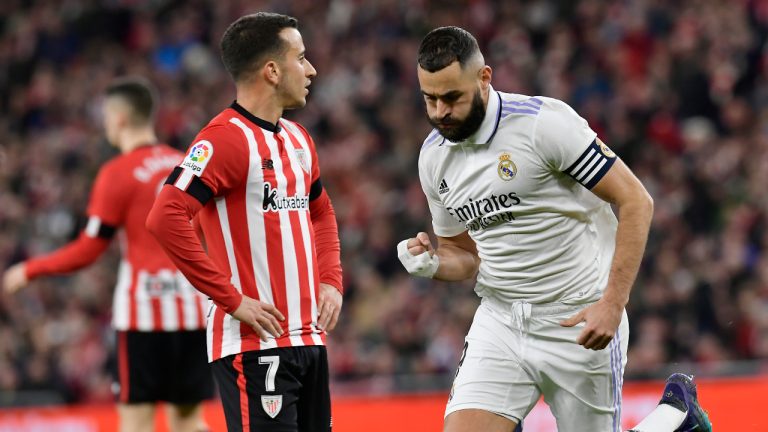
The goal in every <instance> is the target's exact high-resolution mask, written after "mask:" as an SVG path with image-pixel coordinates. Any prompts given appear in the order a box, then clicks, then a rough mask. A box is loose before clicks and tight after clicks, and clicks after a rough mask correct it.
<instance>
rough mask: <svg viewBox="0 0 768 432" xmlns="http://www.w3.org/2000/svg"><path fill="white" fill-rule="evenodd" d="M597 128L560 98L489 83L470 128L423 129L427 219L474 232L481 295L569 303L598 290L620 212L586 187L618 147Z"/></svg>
mask: <svg viewBox="0 0 768 432" xmlns="http://www.w3.org/2000/svg"><path fill="white" fill-rule="evenodd" d="M596 138H597V134H596V133H595V132H594V131H592V129H590V127H589V125H588V124H587V122H586V120H584V119H583V118H581V117H580V116H579V115H578V114H576V112H575V111H574V110H573V109H572V108H571V107H569V106H568V105H567V104H565V103H564V102H562V101H559V100H557V99H552V98H546V97H540V96H536V97H529V96H523V95H518V94H510V93H501V92H497V91H495V90H493V88H491V90H490V94H489V100H488V104H487V109H486V114H485V119H484V120H483V123H482V125H481V126H480V128H479V129H478V131H477V132H476V133H475V134H474V135H473V136H472V137H470V138H468V139H467V140H465V141H463V142H459V143H454V142H451V141H449V140H447V139H445V138H443V136H442V135H440V134H439V132H438V131H437V130H433V131H432V133H431V134H430V135H429V136H428V137H427V139H426V140H425V141H424V145H423V146H422V149H421V154H420V156H419V177H420V180H421V185H422V188H423V189H424V193H425V194H426V196H427V200H428V202H429V208H430V211H431V213H432V225H433V228H434V231H435V234H437V235H438V236H441V237H452V236H455V235H458V234H460V233H462V232H464V231H468V232H469V235H470V236H471V237H472V239H474V241H475V243H476V244H477V250H478V254H479V256H480V259H481V263H480V271H479V274H478V276H477V286H476V288H475V291H476V292H477V293H478V295H480V296H481V297H486V296H493V297H496V298H497V299H498V300H501V301H504V302H514V301H526V302H529V303H550V302H561V303H566V304H577V303H586V302H591V301H595V300H597V299H599V298H600V297H601V295H602V291H603V289H604V288H605V285H606V283H607V281H608V272H609V269H610V265H611V259H612V258H613V251H614V242H615V236H616V227H617V225H618V221H617V220H616V216H615V215H614V214H613V211H612V210H611V207H610V205H609V204H608V203H606V202H605V201H603V200H601V199H600V198H598V197H597V196H596V195H594V194H593V193H592V192H590V190H589V189H591V188H592V187H594V185H595V184H597V182H598V181H599V180H600V179H601V178H602V177H603V175H605V173H606V172H607V171H608V169H609V168H610V167H611V166H612V165H613V163H614V162H615V161H616V155H615V154H614V153H613V152H611V150H610V149H608V148H607V147H606V146H605V144H603V143H602V142H601V141H599V140H597V139H596Z"/></svg>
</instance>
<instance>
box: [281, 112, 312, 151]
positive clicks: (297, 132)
mask: <svg viewBox="0 0 768 432" xmlns="http://www.w3.org/2000/svg"><path fill="white" fill-rule="evenodd" d="M280 127H282V128H284V129H285V130H287V131H288V132H289V133H290V134H292V135H293V136H295V137H296V138H298V139H300V140H303V141H306V143H307V144H308V145H309V146H311V147H314V146H315V143H314V140H313V139H312V136H311V135H310V134H309V131H307V128H305V127H304V126H303V125H302V124H301V123H299V122H295V121H291V120H286V119H283V118H281V119H280Z"/></svg>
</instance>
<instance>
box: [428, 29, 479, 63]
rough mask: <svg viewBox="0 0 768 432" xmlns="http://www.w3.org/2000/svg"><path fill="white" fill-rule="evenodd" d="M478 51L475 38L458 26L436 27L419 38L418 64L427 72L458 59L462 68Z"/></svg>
mask: <svg viewBox="0 0 768 432" xmlns="http://www.w3.org/2000/svg"><path fill="white" fill-rule="evenodd" d="M479 52H480V47H479V46H478V45H477V40H476V39H475V37H474V36H472V34H471V33H469V32H468V31H466V30H464V29H463V28H460V27H454V26H450V27H438V28H436V29H434V30H432V31H431V32H429V33H428V34H427V35H426V36H424V39H422V40H421V45H420V46H419V66H421V68H422V69H424V70H427V71H429V72H437V71H439V70H441V69H443V68H445V67H447V66H448V65H450V64H451V63H453V62H455V61H458V62H459V64H460V65H461V67H462V68H464V66H466V64H467V61H468V60H469V59H471V58H472V57H473V56H475V55H476V54H477V53H479Z"/></svg>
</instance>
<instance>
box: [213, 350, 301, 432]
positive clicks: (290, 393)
mask: <svg viewBox="0 0 768 432" xmlns="http://www.w3.org/2000/svg"><path fill="white" fill-rule="evenodd" d="M296 349H298V348H273V349H268V350H262V351H248V352H245V353H240V354H235V355H231V356H227V357H224V358H222V359H219V360H216V361H214V362H213V363H211V366H212V368H213V376H214V378H215V379H216V382H217V384H218V385H219V394H220V395H221V402H222V405H223V407H224V418H225V420H226V422H227V431H229V432H257V431H259V432H260V431H270V432H298V420H297V402H298V395H299V388H300V387H301V383H300V382H299V379H298V374H296V368H295V367H294V365H295V361H294V359H295V356H294V355H293V354H294V353H293V350H296Z"/></svg>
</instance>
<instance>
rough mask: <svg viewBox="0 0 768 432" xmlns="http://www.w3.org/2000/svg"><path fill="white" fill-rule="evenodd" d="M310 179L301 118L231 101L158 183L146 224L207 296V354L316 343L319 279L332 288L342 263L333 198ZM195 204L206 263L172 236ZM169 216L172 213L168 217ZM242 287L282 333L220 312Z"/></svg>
mask: <svg viewBox="0 0 768 432" xmlns="http://www.w3.org/2000/svg"><path fill="white" fill-rule="evenodd" d="M319 179H320V170H319V166H318V163H317V154H316V151H315V145H314V142H313V141H312V138H311V137H310V136H309V134H308V133H307V131H306V130H305V129H304V128H303V127H301V126H300V125H299V124H297V123H294V122H291V121H288V120H284V119H281V120H280V121H279V123H278V124H277V125H274V124H271V123H268V122H266V121H264V120H261V119H259V118H257V117H255V116H253V115H251V114H250V113H248V112H247V111H246V110H245V109H243V108H242V107H240V106H239V105H237V104H236V103H235V104H233V105H232V107H231V108H229V109H226V110H224V111H223V112H222V113H221V114H219V115H218V116H217V117H215V118H214V119H213V120H212V121H211V122H210V123H209V124H208V126H206V127H205V128H204V129H203V130H202V131H201V132H200V133H199V134H198V136H197V138H196V139H195V141H194V144H192V146H190V149H189V152H188V153H187V156H186V157H185V159H184V161H183V162H182V163H181V165H180V167H178V168H176V170H175V171H174V173H173V174H172V175H171V177H169V181H168V182H169V183H172V184H173V186H175V188H174V187H172V186H170V185H167V186H166V187H165V188H164V189H163V191H162V192H161V194H160V195H159V197H158V201H157V203H156V204H155V208H154V209H153V211H152V214H150V218H149V220H148V226H149V227H150V229H151V230H152V231H153V233H154V234H155V235H156V236H157V237H158V240H160V242H161V244H163V246H164V247H165V248H166V251H167V252H168V254H169V256H171V258H173V259H174V262H175V263H176V264H177V265H178V266H179V268H180V269H181V270H182V271H183V272H184V273H185V275H186V276H187V277H188V278H189V280H190V281H192V283H193V284H194V285H195V286H196V287H197V288H198V289H200V290H201V291H203V292H205V293H206V294H208V295H209V296H210V297H211V298H212V300H213V302H212V303H211V310H210V311H209V312H208V326H207V329H208V355H209V359H210V360H211V361H213V360H216V359H219V358H222V357H226V356H229V355H233V354H238V353H241V352H244V351H252V350H262V349H268V348H275V347H290V346H303V345H323V344H325V333H324V332H323V331H322V330H321V329H318V328H317V318H318V310H317V299H318V292H319V284H320V283H321V282H323V283H327V284H330V285H332V286H334V287H337V288H338V289H339V290H341V266H340V260H339V247H338V230H337V227H336V221H335V216H334V214H333V208H332V206H331V203H330V200H329V199H328V197H327V194H326V193H325V192H324V191H323V189H322V186H321V184H320V180H319ZM181 191H185V193H181ZM190 197H194V199H192V200H190ZM195 199H196V200H197V201H195ZM185 200H186V201H185ZM193 204H194V205H193ZM179 208H186V209H187V213H186V215H183V217H178V212H177V209H179ZM197 211H200V213H199V220H200V223H201V226H202V229H203V232H204V237H205V242H206V246H207V253H208V257H210V260H212V261H211V263H210V264H211V266H210V267H207V266H206V265H201V264H200V262H201V261H203V260H204V259H206V258H208V257H205V258H204V257H202V256H201V255H200V254H199V252H198V253H190V252H189V249H190V248H191V247H192V246H190V245H189V244H180V243H179V242H178V238H177V237H178V236H181V235H186V238H187V239H190V237H189V235H190V234H189V233H190V231H189V229H188V228H187V227H184V226H183V223H181V221H183V220H184V218H189V217H191V216H193V215H194V213H195V212H197ZM170 220H178V223H175V224H174V225H173V226H172V227H169V224H170V223H169V222H168V221H170ZM160 224H165V225H164V226H163V227H159V226H160ZM179 228H181V229H183V230H184V231H185V233H181V231H177V230H178V229H179ZM193 263H195V264H193ZM198 281H199V283H198ZM243 294H244V295H247V296H249V297H251V298H254V299H257V300H260V301H262V302H266V303H270V304H272V305H274V306H275V307H277V308H278V309H279V310H280V311H281V312H282V313H283V315H284V316H285V317H286V320H285V321H284V322H283V323H282V326H283V331H284V332H283V335H282V336H281V337H279V338H277V339H275V338H272V337H270V339H269V340H268V341H267V342H264V341H261V340H260V338H259V336H258V335H257V334H256V333H255V332H254V330H253V329H252V328H251V327H250V326H248V325H246V324H242V323H240V322H239V321H237V320H236V319H234V318H233V317H232V316H231V315H229V313H231V312H233V311H234V310H235V309H237V307H238V306H239V304H240V299H241V295H243Z"/></svg>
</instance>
